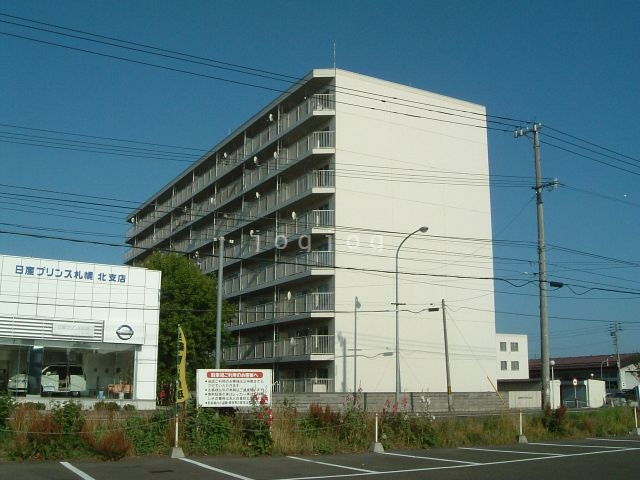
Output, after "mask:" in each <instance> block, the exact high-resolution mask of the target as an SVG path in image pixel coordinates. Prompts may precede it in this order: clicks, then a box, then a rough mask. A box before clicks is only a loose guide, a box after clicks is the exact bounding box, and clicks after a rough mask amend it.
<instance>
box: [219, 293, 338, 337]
mask: <svg viewBox="0 0 640 480" xmlns="http://www.w3.org/2000/svg"><path fill="white" fill-rule="evenodd" d="M334 304H335V295H334V294H333V292H315V293H307V294H306V295H300V296H294V297H291V299H290V300H279V301H277V302H268V303H264V304H260V305H243V306H242V307H241V308H240V312H239V313H238V316H237V317H236V318H234V319H233V320H232V321H231V322H228V323H227V327H228V328H232V327H239V326H245V325H253V324H257V323H262V322H274V321H275V322H278V321H279V320H285V319H286V318H288V317H294V316H301V315H311V314H312V313H323V312H328V313H331V314H333V310H334V308H335V306H334Z"/></svg>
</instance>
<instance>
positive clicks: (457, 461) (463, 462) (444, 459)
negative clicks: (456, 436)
mask: <svg viewBox="0 0 640 480" xmlns="http://www.w3.org/2000/svg"><path fill="white" fill-rule="evenodd" d="M470 450H471V449H470ZM383 455H394V456H396V457H407V458H419V459H421V460H437V461H439V462H452V463H462V464H465V465H482V464H481V463H478V462H465V461H463V460H449V459H448V458H437V457H423V456H421V455H407V454H406V453H391V452H384V453H383Z"/></svg>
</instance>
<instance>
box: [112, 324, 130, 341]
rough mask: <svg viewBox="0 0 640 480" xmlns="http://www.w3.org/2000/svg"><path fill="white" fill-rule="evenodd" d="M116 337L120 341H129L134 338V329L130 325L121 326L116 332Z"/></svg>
mask: <svg viewBox="0 0 640 480" xmlns="http://www.w3.org/2000/svg"><path fill="white" fill-rule="evenodd" d="M116 335H117V336H118V338H119V339H120V340H129V339H130V338H131V337H133V328H131V327H130V326H129V325H120V326H119V327H118V329H117V330H116Z"/></svg>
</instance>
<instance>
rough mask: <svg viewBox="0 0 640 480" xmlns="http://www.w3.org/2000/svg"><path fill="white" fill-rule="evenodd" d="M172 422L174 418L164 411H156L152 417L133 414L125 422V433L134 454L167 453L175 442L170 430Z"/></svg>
mask: <svg viewBox="0 0 640 480" xmlns="http://www.w3.org/2000/svg"><path fill="white" fill-rule="evenodd" d="M171 421H173V416H172V415H170V413H169V412H168V411H164V410H156V411H155V412H153V414H151V415H142V414H139V413H136V412H133V413H131V414H130V415H129V416H128V417H127V419H126V421H125V431H126V434H127V438H129V439H130V440H131V443H132V447H133V448H132V450H133V452H134V453H135V454H136V455H151V454H155V453H166V450H167V448H168V447H169V445H173V441H174V440H173V437H172V436H171V434H170V429H169V425H170V424H171Z"/></svg>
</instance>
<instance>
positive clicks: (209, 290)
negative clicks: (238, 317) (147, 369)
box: [144, 252, 235, 387]
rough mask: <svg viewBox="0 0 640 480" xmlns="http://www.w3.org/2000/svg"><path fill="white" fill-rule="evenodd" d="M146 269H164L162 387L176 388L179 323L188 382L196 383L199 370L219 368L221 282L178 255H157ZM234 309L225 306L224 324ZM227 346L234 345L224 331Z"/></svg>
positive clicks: (160, 346)
mask: <svg viewBox="0 0 640 480" xmlns="http://www.w3.org/2000/svg"><path fill="white" fill-rule="evenodd" d="M144 266H145V268H149V269H151V270H160V271H161V272H162V284H161V289H160V332H159V337H158V384H159V385H173V384H174V382H175V378H176V349H177V335H178V324H180V325H181V327H182V330H183V332H184V335H185V338H186V340H187V381H188V383H189V385H190V386H191V387H193V384H194V378H195V371H196V369H198V368H213V367H214V366H215V348H216V303H217V302H216V299H217V281H216V278H215V277H213V276H209V275H205V274H204V273H202V271H201V270H200V268H199V267H198V266H197V265H196V264H195V263H194V262H193V261H192V260H190V259H189V258H187V257H186V256H184V255H180V254H177V253H161V252H154V253H153V254H152V255H151V256H150V257H149V258H148V259H147V260H146V261H145V262H144ZM234 314H235V311H234V308H233V307H232V306H231V305H229V304H227V303H226V302H225V303H223V305H222V323H223V325H224V323H225V321H227V320H229V319H231V318H232V317H233V315H234ZM222 342H223V345H225V344H229V343H230V336H229V333H228V332H227V331H225V330H224V329H223V331H222Z"/></svg>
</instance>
